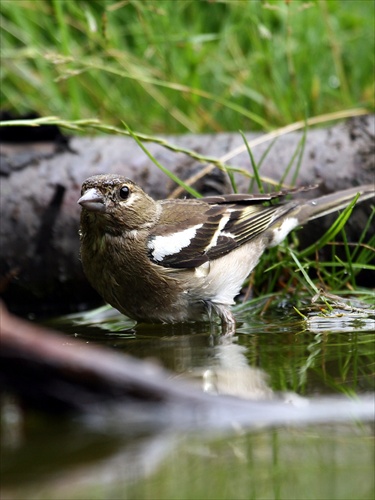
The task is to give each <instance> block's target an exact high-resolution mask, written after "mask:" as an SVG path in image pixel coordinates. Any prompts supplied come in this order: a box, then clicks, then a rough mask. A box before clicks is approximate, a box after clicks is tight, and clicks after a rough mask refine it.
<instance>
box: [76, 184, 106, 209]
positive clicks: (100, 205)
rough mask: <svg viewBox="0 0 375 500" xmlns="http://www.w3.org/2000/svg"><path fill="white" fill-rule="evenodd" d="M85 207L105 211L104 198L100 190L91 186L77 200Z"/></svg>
mask: <svg viewBox="0 0 375 500" xmlns="http://www.w3.org/2000/svg"><path fill="white" fill-rule="evenodd" d="M77 203H79V204H80V205H81V206H82V207H83V208H85V209H86V210H90V211H91V212H104V211H105V204H104V198H103V195H102V193H101V192H100V191H98V190H97V189H95V188H91V189H89V190H88V191H86V193H85V194H84V195H83V196H81V198H80V199H79V200H78V201H77Z"/></svg>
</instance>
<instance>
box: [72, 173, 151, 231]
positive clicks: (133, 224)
mask: <svg viewBox="0 0 375 500" xmlns="http://www.w3.org/2000/svg"><path fill="white" fill-rule="evenodd" d="M78 203H79V204H80V205H81V207H82V209H83V210H82V217H83V218H85V219H86V220H90V221H91V220H95V223H97V224H100V225H101V226H105V227H107V229H108V230H109V231H111V230H120V228H122V229H125V230H129V231H131V230H135V229H142V228H145V227H149V225H150V223H154V222H155V219H156V218H157V216H158V211H159V210H158V205H157V203H156V202H155V201H154V200H153V199H152V198H150V196H148V195H147V194H146V193H145V192H144V191H143V190H142V189H141V188H140V187H139V186H138V185H137V184H135V183H134V182H133V181H131V180H130V179H127V178H126V177H123V176H121V175H115V174H104V175H94V176H92V177H89V178H88V179H86V180H85V182H84V183H83V184H82V190H81V197H80V199H79V200H78Z"/></svg>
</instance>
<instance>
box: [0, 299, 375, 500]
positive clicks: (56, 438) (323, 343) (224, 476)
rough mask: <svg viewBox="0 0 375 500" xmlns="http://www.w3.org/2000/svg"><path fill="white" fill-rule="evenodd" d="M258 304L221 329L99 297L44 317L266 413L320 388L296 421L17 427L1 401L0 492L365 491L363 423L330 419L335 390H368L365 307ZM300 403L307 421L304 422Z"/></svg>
mask: <svg viewBox="0 0 375 500" xmlns="http://www.w3.org/2000/svg"><path fill="white" fill-rule="evenodd" d="M264 305H265V303H264V302H263V303H261V304H258V305H257V307H256V308H252V309H251V310H249V309H248V306H247V307H245V308H239V309H238V311H237V317H238V319H239V324H238V328H237V332H236V335H235V336H234V337H232V338H223V337H221V336H220V328H219V326H218V325H211V326H209V325H207V324H193V325H175V326H171V325H159V326H155V325H153V326H144V325H143V326H142V325H139V326H136V327H135V328H134V324H133V322H131V321H129V320H127V319H125V318H124V317H122V316H119V315H118V314H115V313H114V312H113V310H108V309H105V308H103V309H100V310H98V311H95V312H93V313H91V314H85V315H71V316H68V317H64V318H58V319H57V320H54V321H53V322H52V324H53V327H54V328H58V329H60V330H61V331H63V332H64V333H65V335H67V336H68V337H77V338H80V339H81V340H83V341H84V342H88V343H99V344H102V345H106V346H108V347H110V348H111V349H115V350H117V351H119V352H124V353H127V354H131V355H133V356H135V357H138V358H142V359H146V360H154V361H155V360H156V362H158V363H160V364H162V365H163V366H164V367H165V368H167V369H168V370H170V372H171V376H172V377H173V378H175V379H176V381H178V380H180V379H183V380H184V379H188V380H189V381H191V382H192V383H193V384H195V385H196V386H197V387H199V388H201V389H202V390H205V391H207V392H210V393H214V394H217V393H221V394H233V395H235V396H240V397H242V398H248V399H253V400H266V401H268V402H269V404H270V405H271V406H270V411H271V412H273V411H274V412H277V411H279V410H280V408H282V407H281V406H280V404H282V405H288V404H289V405H297V406H298V405H302V406H303V405H305V403H306V401H310V400H311V399H312V400H315V398H317V397H321V396H324V397H325V398H326V399H325V403H324V404H323V405H321V406H320V407H318V409H316V408H315V407H314V406H311V407H310V406H307V407H306V408H307V410H306V411H305V417H304V418H302V417H301V421H300V422H299V421H298V419H297V420H293V423H292V421H288V420H287V419H286V420H285V421H283V420H282V419H281V420H280V423H278V424H277V425H276V426H275V425H271V426H268V425H262V426H259V423H258V424H254V421H252V419H251V415H249V419H248V422H247V420H246V419H245V420H243V421H242V422H241V424H240V425H239V424H235V425H234V426H232V427H230V426H225V427H224V426H221V425H220V421H218V425H217V426H214V425H212V426H205V425H204V424H202V425H197V426H196V427H194V426H192V427H190V428H183V427H181V428H180V429H178V426H177V427H176V426H173V425H172V426H165V427H155V429H152V428H150V426H147V427H146V426H144V427H142V424H141V423H140V425H138V426H136V427H130V426H129V422H128V421H127V420H124V416H123V415H122V414H121V412H120V413H119V414H113V415H110V416H108V418H107V417H104V419H102V420H100V419H97V420H95V419H91V420H90V418H70V419H56V418H50V417H46V416H43V417H41V416H39V415H28V416H27V418H26V421H24V422H23V423H22V426H21V425H19V423H18V424H17V411H19V410H17V405H14V404H13V402H12V400H10V401H7V403H6V405H5V406H6V412H7V413H6V414H7V415H8V416H7V417H6V418H5V421H6V422H5V424H6V425H5V429H6V432H5V433H4V432H3V440H2V441H3V447H2V460H1V468H2V483H3V494H2V498H14V499H18V498H22V499H26V498H38V499H48V500H49V499H51V500H53V499H59V500H62V499H64V500H65V499H70V498H72V499H73V498H74V499H76V498H77V499H78V498H79V499H87V498H90V499H102V498H103V499H112V498H113V499H115V498H116V499H135V498H139V499H155V498H165V499H172V498H173V499H174V498H176V499H177V498H178V499H194V498H197V499H198V498H205V499H210V498H212V499H229V498H231V499H232V498H233V499H271V498H272V499H273V498H275V499H276V498H280V499H286V498H288V499H292V498H295V499H304V498H306V499H307V498H311V499H330V500H331V499H332V500H334V499H340V500H343V499H354V498H355V499H373V498H374V491H375V489H374V473H373V471H374V465H375V463H374V460H375V457H374V453H375V452H374V449H375V447H374V422H373V421H372V419H371V418H370V419H369V418H366V419H364V420H363V419H359V420H358V419H357V420H353V419H352V418H349V417H345V416H342V415H341V417H342V418H341V421H336V422H335V421H332V410H334V411H333V414H334V413H335V410H337V412H338V413H340V412H341V407H340V406H338V402H337V401H338V400H337V398H338V397H339V396H341V397H343V396H344V395H350V396H351V397H353V396H354V397H361V396H364V395H370V399H371V397H373V396H371V395H373V394H374V390H375V387H374V385H375V383H374V372H375V328H374V317H373V314H372V312H371V311H369V310H367V311H366V310H365V309H364V308H363V309H362V311H361V310H356V311H355V310H353V309H352V310H350V311H349V310H344V309H339V308H335V309H332V310H331V311H329V314H326V315H325V316H322V315H321V313H320V309H321V307H318V306H317V307H316V308H315V309H312V310H311V309H303V310H301V311H300V312H301V313H302V315H301V314H298V313H297V312H295V311H294V310H293V309H292V308H291V307H290V305H289V304H288V303H284V304H278V305H277V306H276V307H274V308H271V309H269V310H267V312H266V313H265V314H264V315H261V314H260V311H261V310H262V309H263V308H264ZM307 404H308V403H307ZM314 408H315V409H314ZM310 409H311V412H312V413H313V412H314V411H315V414H316V415H317V416H318V418H317V422H320V423H314V421H309V422H307V420H305V419H306V415H308V413H309V412H310ZM12 411H13V413H14V415H13V416H12ZM3 413H4V412H3ZM9 415H10V417H11V418H10V417H9ZM150 416H151V418H152V414H151V415H149V417H150ZM19 417H20V419H21V420H22V415H21V416H19ZM270 417H272V415H270ZM314 418H315V417H314ZM265 420H266V419H265ZM12 422H13V423H12ZM21 427H22V428H21Z"/></svg>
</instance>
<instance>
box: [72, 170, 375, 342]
mask: <svg viewBox="0 0 375 500" xmlns="http://www.w3.org/2000/svg"><path fill="white" fill-rule="evenodd" d="M357 193H359V200H361V201H363V200H365V199H368V198H371V197H373V196H374V187H373V186H371V185H364V186H359V187H355V188H350V189H346V190H343V191H339V192H337V193H333V194H329V195H327V196H321V197H319V198H315V199H313V200H308V201H306V200H295V201H288V202H284V203H276V204H272V203H268V206H266V205H265V202H266V201H272V200H273V199H275V198H280V197H281V198H282V197H283V196H285V194H288V193H286V192H279V193H273V194H264V195H262V194H261V195H251V194H230V195H223V196H211V197H206V198H201V199H181V200H176V199H173V200H162V201H155V200H153V199H152V198H151V197H150V196H148V195H147V194H146V193H145V192H144V191H143V190H142V189H141V188H140V187H139V186H138V185H137V184H135V183H134V182H132V181H131V180H129V179H127V178H126V177H122V176H121V175H113V174H108V175H95V176H93V177H89V178H88V179H87V180H86V181H85V182H84V183H83V185H82V196H81V198H80V199H79V200H78V203H79V204H80V205H81V206H82V213H81V225H80V238H81V259H82V265H83V269H84V272H85V274H86V276H87V278H88V280H89V281H90V283H91V285H92V286H93V287H94V288H95V289H96V290H97V291H98V292H99V294H100V295H101V296H102V297H103V298H104V300H105V301H107V302H108V303H109V304H111V305H112V306H113V307H115V308H116V309H118V310H119V311H121V312H122V313H123V314H125V315H126V316H128V317H130V318H132V319H135V320H137V321H141V322H147V323H155V322H158V323H159V322H162V323H177V322H185V321H197V320H200V319H202V318H204V317H205V315H207V313H208V315H209V316H211V313H212V312H215V313H216V314H218V316H219V317H220V319H221V321H222V325H223V329H224V330H225V332H227V333H228V332H229V333H233V331H234V329H235V318H234V315H233V313H232V312H231V305H232V304H234V297H235V296H236V295H237V294H238V293H239V291H240V289H241V286H242V284H243V282H244V280H245V279H246V277H247V276H248V275H249V274H250V273H251V271H252V270H253V269H254V267H255V266H256V265H257V263H258V261H259V259H260V257H261V255H262V254H263V252H264V251H265V250H266V249H267V248H270V247H273V246H275V245H278V244H279V243H280V242H281V241H282V240H283V239H284V238H285V237H286V236H287V234H288V233H289V232H290V231H291V230H292V229H294V228H296V227H297V226H300V225H301V224H304V223H306V222H308V221H310V220H312V219H315V218H317V217H321V216H323V215H326V214H329V213H331V212H334V211H336V210H340V209H342V208H344V207H345V206H347V205H348V204H349V203H350V202H351V201H352V200H353V199H354V197H355V196H356V194H357Z"/></svg>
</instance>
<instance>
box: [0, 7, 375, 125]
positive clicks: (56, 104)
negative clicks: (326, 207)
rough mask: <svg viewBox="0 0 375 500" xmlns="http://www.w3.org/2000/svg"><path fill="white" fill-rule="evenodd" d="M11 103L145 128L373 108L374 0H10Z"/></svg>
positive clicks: (6, 92)
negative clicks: (291, 0) (263, 0)
mask: <svg viewBox="0 0 375 500" xmlns="http://www.w3.org/2000/svg"><path fill="white" fill-rule="evenodd" d="M0 13H1V28H2V29H1V40H0V42H1V50H2V73H1V108H4V107H5V108H9V109H12V110H16V111H17V112H24V111H28V110H30V109H32V110H36V111H38V112H39V113H40V114H41V115H42V116H45V115H51V114H52V115H58V116H59V117H61V118H62V119H64V120H74V119H84V118H98V119H99V120H100V121H101V122H103V123H105V124H109V125H117V126H120V125H121V123H122V121H125V122H126V123H127V124H128V125H129V126H130V128H131V129H134V130H137V131H139V132H144V133H152V134H156V133H180V132H188V131H190V132H211V131H213V132H215V131H222V130H234V131H238V130H239V129H241V130H254V129H262V130H270V129H273V128H274V127H279V126H282V125H285V124H289V123H291V122H295V121H298V120H303V119H304V118H305V117H311V116H316V115H320V114H322V113H326V112H335V111H341V110H343V109H346V108H351V107H357V106H365V107H367V108H372V107H373V105H374V102H373V96H374V78H373V67H374V66H373V65H374V52H375V51H374V32H373V26H374V17H375V14H374V4H373V2H371V1H368V0H342V1H336V0H329V1H327V0H322V1H319V2H318V1H312V2H303V1H298V2H297V1H293V2H286V1H283V0H278V1H270V2H261V1H258V0H252V1H250V2H245V1H235V0H231V1H229V0H223V1H217V2H211V1H205V0H201V1H196V0H176V1H170V0H167V1H165V0H158V1H147V0H144V1H138V0H129V1H124V2H121V1H114V0H107V1H105V0H100V1H98V0H91V1H84V0H82V1H76V0H50V1H48V0H16V1H14V0H2V1H1V2H0Z"/></svg>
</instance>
